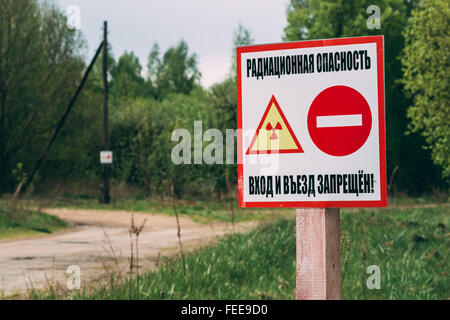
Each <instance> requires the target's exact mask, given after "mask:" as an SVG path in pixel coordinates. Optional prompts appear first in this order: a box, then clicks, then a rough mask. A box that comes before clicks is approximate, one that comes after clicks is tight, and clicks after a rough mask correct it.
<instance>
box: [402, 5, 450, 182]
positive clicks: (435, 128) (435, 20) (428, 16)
mask: <svg viewBox="0 0 450 320" xmlns="http://www.w3.org/2000/svg"><path fill="white" fill-rule="evenodd" d="M449 25H450V4H449V2H448V1H445V0H432V1H423V2H422V3H421V6H420V7H419V8H417V9H416V10H414V11H413V14H412V17H411V20H410V28H408V29H406V30H405V33H404V34H405V38H406V47H405V50H404V55H403V57H402V62H403V69H404V79H403V83H404V85H405V89H406V90H407V92H408V93H409V94H411V95H412V96H413V104H412V106H411V107H410V108H409V109H408V117H409V118H410V119H411V125H410V129H411V131H414V132H421V133H422V135H423V136H424V137H425V139H426V142H427V145H428V146H429V148H431V150H432V153H431V154H432V156H433V160H434V162H435V163H436V164H439V165H441V166H442V167H443V168H444V175H445V176H446V177H450V112H449V105H450V34H449Z"/></svg>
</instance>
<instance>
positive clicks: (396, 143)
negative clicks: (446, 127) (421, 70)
mask: <svg viewBox="0 0 450 320" xmlns="http://www.w3.org/2000/svg"><path fill="white" fill-rule="evenodd" d="M417 3H418V1H417V0H382V1H378V3H377V5H378V6H379V7H380V10H381V29H368V28H367V23H366V22H367V18H368V17H369V14H367V12H366V10H367V7H369V6H370V5H371V4H372V1H368V0H354V1H346V0H291V2H290V5H289V7H288V9H287V20H288V25H287V26H286V28H285V29H284V40H290V41H294V40H306V39H324V38H339V37H348V36H365V35H376V34H382V35H384V37H385V38H384V40H385V51H384V52H385V93H386V135H387V169H388V181H393V182H394V183H393V186H392V187H393V188H394V190H395V189H397V188H398V189H400V190H404V191H410V192H415V193H420V192H424V191H425V190H426V189H428V188H430V186H433V185H436V184H439V183H440V182H441V181H440V180H439V179H440V177H439V176H440V174H439V171H438V170H437V168H436V167H434V166H433V163H432V161H431V157H430V155H429V153H428V152H426V151H424V150H422V148H421V147H420V146H421V144H422V143H423V139H422V138H421V137H420V136H419V135H417V134H412V135H408V136H406V135H405V131H406V130H407V125H408V122H409V121H408V119H407V117H406V110H407V107H408V105H409V103H410V102H409V100H408V99H407V97H406V96H405V94H404V93H403V85H402V84H401V82H400V79H402V77H403V73H402V67H401V63H400V61H399V57H400V55H401V52H402V49H403V47H404V37H403V31H404V30H405V28H406V27H407V21H408V18H409V17H410V15H411V11H412V10H413V9H414V8H415V7H417V5H418V4H417ZM418 167H421V168H423V169H422V170H421V171H420V172H417V168H418ZM394 190H392V191H394Z"/></svg>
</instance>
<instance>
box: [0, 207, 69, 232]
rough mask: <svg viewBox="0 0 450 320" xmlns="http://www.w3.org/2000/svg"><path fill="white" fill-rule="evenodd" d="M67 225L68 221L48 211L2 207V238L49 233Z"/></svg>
mask: <svg viewBox="0 0 450 320" xmlns="http://www.w3.org/2000/svg"><path fill="white" fill-rule="evenodd" d="M65 227H67V223H66V222H64V221H62V220H61V219H59V218H58V217H55V216H52V215H49V214H46V213H41V212H37V211H32V210H27V209H23V208H11V207H5V206H2V207H0V239H6V238H16V237H21V236H35V235H39V234H49V233H52V232H54V231H56V230H59V229H62V228H65Z"/></svg>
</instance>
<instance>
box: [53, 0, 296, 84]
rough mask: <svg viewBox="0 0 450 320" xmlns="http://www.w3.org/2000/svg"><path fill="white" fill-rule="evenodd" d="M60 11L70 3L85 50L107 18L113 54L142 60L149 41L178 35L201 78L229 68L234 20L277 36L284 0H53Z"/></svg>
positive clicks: (209, 79) (263, 37)
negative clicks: (194, 57)
mask: <svg viewBox="0 0 450 320" xmlns="http://www.w3.org/2000/svg"><path fill="white" fill-rule="evenodd" d="M54 1H55V2H56V3H58V4H59V5H60V7H61V9H62V10H63V11H66V9H67V8H68V7H69V6H71V5H76V6H78V7H79V8H80V12H81V30H82V32H83V34H84V36H85V37H86V38H87V41H88V44H89V50H90V51H89V52H90V56H91V55H92V54H93V50H95V49H96V47H97V46H98V43H99V41H100V39H101V36H102V31H101V28H102V23H103V21H104V20H105V19H106V20H107V21H108V23H109V31H110V34H109V40H110V42H111V44H112V48H113V53H114V56H115V57H116V58H117V57H118V56H120V55H121V54H122V53H123V52H124V51H125V50H128V51H133V52H134V53H135V54H136V55H137V56H138V57H139V59H140V61H141V64H142V66H143V67H144V68H145V65H146V64H147V56H148V53H149V52H150V49H151V47H152V45H153V43H154V42H157V43H158V44H159V46H160V49H161V52H164V51H165V50H166V49H167V48H168V47H170V46H173V45H175V44H176V43H177V42H178V41H180V40H181V39H184V40H185V41H186V42H187V44H188V45H189V51H190V52H192V53H196V54H197V57H198V62H199V69H200V72H201V73H202V80H201V82H202V84H203V85H204V86H206V87H208V86H210V85H211V84H213V83H215V82H218V81H221V80H223V79H224V77H225V76H226V74H227V73H228V71H229V68H230V64H231V54H232V39H233V32H234V31H235V30H236V28H237V26H238V24H239V23H241V24H242V25H243V26H244V27H246V28H248V29H250V31H251V33H252V36H253V38H254V39H255V43H273V42H280V41H281V38H282V35H283V28H284V27H285V26H286V8H287V5H288V3H289V0H54Z"/></svg>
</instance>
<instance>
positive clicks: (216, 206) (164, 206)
mask: <svg viewBox="0 0 450 320" xmlns="http://www.w3.org/2000/svg"><path fill="white" fill-rule="evenodd" d="M22 201H23V202H25V203H27V205H28V206H30V205H34V206H41V207H48V208H52V207H53V208H73V209H94V210H113V211H114V210H123V211H136V212H148V213H156V214H165V215H171V216H173V214H174V212H173V204H172V200H171V198H166V199H159V198H144V197H127V198H113V199H112V201H111V203H109V204H100V203H99V202H98V200H97V199H95V198H92V197H88V196H83V195H81V196H76V197H72V196H60V197H58V198H56V199H52V200H45V199H44V200H42V199H33V198H32V199H27V200H22ZM0 204H1V200H0ZM176 208H177V212H178V213H179V214H180V215H185V216H189V217H190V218H192V219H193V220H194V221H195V222H200V223H207V222H210V221H222V222H231V211H230V203H229V201H228V200H223V201H202V200H176ZM233 209H234V214H235V216H234V221H235V222H243V221H255V220H258V221H270V220H273V219H274V216H279V215H280V214H285V213H287V214H290V215H292V209H275V210H273V209H260V208H238V207H237V202H236V201H235V202H233Z"/></svg>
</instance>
